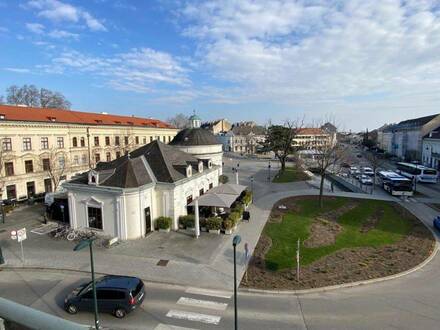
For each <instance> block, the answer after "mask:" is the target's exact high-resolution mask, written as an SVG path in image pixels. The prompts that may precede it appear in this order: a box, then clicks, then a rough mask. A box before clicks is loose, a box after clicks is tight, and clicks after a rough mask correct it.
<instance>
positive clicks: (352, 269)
mask: <svg viewBox="0 0 440 330" xmlns="http://www.w3.org/2000/svg"><path fill="white" fill-rule="evenodd" d="M279 205H285V206H286V207H287V209H286V210H280V209H279V208H278V206H279ZM298 238H300V240H301V248H300V252H301V253H300V255H301V259H300V268H301V270H300V281H299V282H298V281H297V280H296V278H297V274H296V266H297V265H296V261H295V255H296V245H297V240H298ZM434 244H435V242H434V239H433V237H432V234H431V232H430V231H429V230H428V229H427V228H426V227H425V226H424V225H423V224H422V223H421V222H420V221H419V220H418V219H417V218H415V217H414V216H413V215H412V214H410V213H409V212H408V211H407V210H405V209H404V208H402V207H401V206H399V205H398V204H396V203H392V202H385V201H375V200H360V199H350V198H339V197H338V198H335V197H326V198H325V201H324V208H323V209H320V208H319V206H318V201H317V197H316V196H303V197H294V198H288V199H284V200H281V201H279V202H277V203H276V204H275V205H274V208H273V210H272V213H271V216H270V218H269V221H268V223H267V224H266V227H265V229H264V231H263V233H262V235H261V238H260V240H259V242H258V244H257V246H256V248H255V251H254V255H253V258H252V259H251V261H250V264H249V268H248V276H247V279H248V280H247V282H245V281H244V280H243V282H242V284H241V285H242V286H246V287H253V288H258V289H278V290H280V289H281V290H283V289H284V290H295V289H307V288H317V287H323V286H329V285H336V284H342V283H349V282H355V281H361V280H368V279H373V278H379V277H384V276H388V275H392V274H396V273H400V272H402V271H405V270H408V269H411V268H413V267H415V266H417V265H418V264H420V263H421V262H423V260H425V259H426V258H427V257H428V256H429V255H430V254H431V252H432V251H433V248H434Z"/></svg>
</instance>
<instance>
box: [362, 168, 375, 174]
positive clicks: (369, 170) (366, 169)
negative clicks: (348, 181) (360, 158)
mask: <svg viewBox="0 0 440 330" xmlns="http://www.w3.org/2000/svg"><path fill="white" fill-rule="evenodd" d="M362 174H365V175H368V176H373V175H374V171H373V169H372V168H371V167H364V168H363V169H362Z"/></svg>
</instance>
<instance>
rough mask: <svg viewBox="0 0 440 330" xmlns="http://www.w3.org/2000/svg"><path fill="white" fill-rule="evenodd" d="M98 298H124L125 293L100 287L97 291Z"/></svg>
mask: <svg viewBox="0 0 440 330" xmlns="http://www.w3.org/2000/svg"><path fill="white" fill-rule="evenodd" d="M96 298H97V299H103V300H123V299H125V293H124V292H123V291H119V290H105V289H98V290H97V291H96Z"/></svg>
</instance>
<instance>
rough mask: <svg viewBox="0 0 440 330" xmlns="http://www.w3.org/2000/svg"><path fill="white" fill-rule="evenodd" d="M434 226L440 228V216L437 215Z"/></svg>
mask: <svg viewBox="0 0 440 330" xmlns="http://www.w3.org/2000/svg"><path fill="white" fill-rule="evenodd" d="M433 226H434V228H435V229H437V230H440V216H437V217H436V218H435V219H434V221H433Z"/></svg>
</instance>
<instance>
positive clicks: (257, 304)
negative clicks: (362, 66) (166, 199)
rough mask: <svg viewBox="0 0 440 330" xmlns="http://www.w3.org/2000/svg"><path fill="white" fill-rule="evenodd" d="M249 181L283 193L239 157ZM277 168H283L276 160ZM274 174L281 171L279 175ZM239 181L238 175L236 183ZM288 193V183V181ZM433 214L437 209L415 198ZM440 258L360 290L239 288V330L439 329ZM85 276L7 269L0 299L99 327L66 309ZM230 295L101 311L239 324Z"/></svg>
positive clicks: (200, 325)
mask: <svg viewBox="0 0 440 330" xmlns="http://www.w3.org/2000/svg"><path fill="white" fill-rule="evenodd" d="M239 162H240V166H239V169H240V170H239V176H240V180H241V182H242V183H248V184H249V185H250V181H251V180H250V178H251V176H253V177H254V183H253V187H254V190H255V192H256V195H257V196H256V197H258V196H263V195H264V194H268V193H270V192H271V191H275V190H277V191H280V190H279V189H275V188H273V184H267V183H265V182H264V180H265V179H266V178H267V174H268V170H267V164H268V162H250V161H245V160H240V161H239ZM225 165H226V167H225V173H226V174H232V173H231V168H232V167H233V166H236V160H235V159H232V160H229V159H227V160H226V161H225ZM275 166H276V165H275ZM273 173H275V171H274V172H273ZM231 181H232V180H231ZM283 187H284V188H283V189H286V190H289V189H291V186H289V184H287V185H285V186H283ZM412 205H413V207H414V208H418V209H419V210H420V212H422V213H423V214H424V216H425V217H426V218H430V217H432V216H434V215H435V212H434V211H433V210H432V209H430V208H428V207H426V206H425V205H423V204H421V203H413V204H412ZM439 270H440V257H438V256H437V257H435V258H434V259H433V260H432V261H431V262H430V263H429V264H428V265H426V266H425V267H424V268H422V269H421V270H419V271H417V272H414V273H411V274H409V275H406V276H404V277H401V278H399V279H395V280H390V281H386V282H381V283H377V284H370V285H365V286H360V287H355V288H348V289H338V290H334V291H328V292H323V293H314V294H304V295H299V296H298V295H256V294H250V293H246V292H240V293H239V297H238V301H239V304H238V308H239V309H238V310H239V328H240V329H249V330H257V329H323V330H324V329H325V330H327V329H338V330H340V329H427V330H430V329H439V328H440V326H439V324H440V313H439V308H440V307H439V306H440V272H439ZM87 280H88V277H87V276H86V275H84V274H80V275H78V274H76V273H62V272H37V271H24V270H22V271H12V270H3V271H1V272H0V296H1V297H4V298H7V299H11V300H14V301H17V302H19V303H23V304H26V305H30V306H32V307H35V308H37V309H40V310H42V311H46V312H48V313H52V314H55V315H58V316H60V317H63V318H67V319H70V320H73V321H76V322H78V323H83V324H92V323H93V314H91V313H85V312H80V313H78V314H77V315H73V316H72V315H69V314H67V313H66V312H64V310H63V309H62V303H63V299H64V297H65V295H66V294H67V293H68V292H70V291H71V290H72V289H73V288H74V287H76V286H77V285H78V284H80V283H82V282H84V281H87ZM233 307H234V306H233V298H232V294H231V292H212V291H209V290H198V289H196V288H181V287H175V286H173V287H171V286H163V285H157V284H155V285H153V284H147V296H146V300H145V302H144V303H143V305H142V307H141V308H140V309H139V310H137V311H135V312H133V313H131V314H129V315H128V316H127V317H126V318H125V319H123V320H118V319H116V318H114V317H113V316H112V315H101V324H102V325H103V326H106V327H108V328H110V329H156V330H162V329H182V328H183V329H185V328H186V329H188V328H189V329H232V328H233V321H234V308H233Z"/></svg>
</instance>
